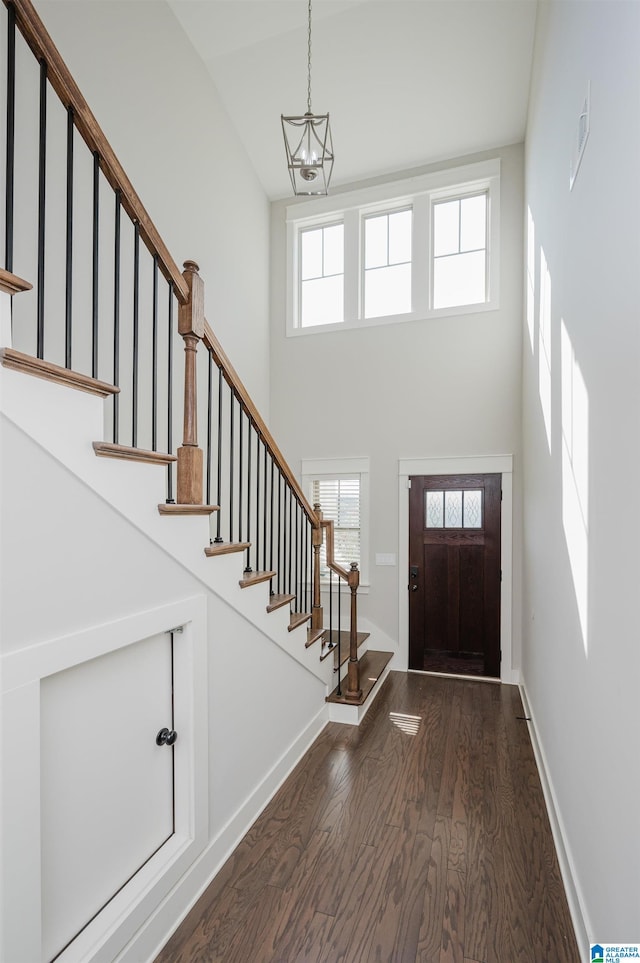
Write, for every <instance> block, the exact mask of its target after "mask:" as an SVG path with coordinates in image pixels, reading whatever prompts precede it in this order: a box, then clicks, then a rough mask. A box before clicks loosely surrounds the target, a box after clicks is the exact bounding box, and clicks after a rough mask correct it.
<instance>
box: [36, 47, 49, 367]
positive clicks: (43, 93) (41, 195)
mask: <svg viewBox="0 0 640 963" xmlns="http://www.w3.org/2000/svg"><path fill="white" fill-rule="evenodd" d="M46 198H47V65H46V63H45V62H44V60H41V61H40V124H39V134H38V304H37V319H38V320H37V328H38V333H37V338H36V355H37V356H38V358H44V279H45V274H44V264H45V246H44V242H45V221H46V206H47V205H46Z"/></svg>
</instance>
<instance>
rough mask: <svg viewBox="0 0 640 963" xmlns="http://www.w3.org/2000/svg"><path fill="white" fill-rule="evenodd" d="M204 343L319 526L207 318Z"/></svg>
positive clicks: (285, 476)
mask: <svg viewBox="0 0 640 963" xmlns="http://www.w3.org/2000/svg"><path fill="white" fill-rule="evenodd" d="M202 343H203V344H204V345H205V346H206V347H207V348H208V350H209V351H210V352H211V355H212V356H213V360H214V361H215V362H216V364H217V365H218V366H219V367H220V368H222V376H223V378H224V380H225V381H226V382H227V384H228V385H229V387H230V388H231V389H232V390H233V391H234V393H235V395H236V397H237V398H238V400H239V401H240V404H241V405H242V407H243V409H244V411H245V413H246V414H247V415H248V416H249V418H250V419H251V421H252V422H253V424H254V425H255V427H256V429H257V430H258V432H259V434H260V436H261V438H262V440H263V441H264V443H265V445H266V446H267V449H268V450H269V452H270V453H271V456H272V458H273V459H274V461H275V463H276V465H277V466H278V468H279V470H280V471H281V472H282V475H283V477H284V478H285V479H286V481H287V484H288V485H289V486H290V488H291V489H292V490H293V492H294V493H295V496H296V498H297V499H298V502H299V503H300V506H301V507H302V509H303V511H304V513H305V514H306V516H307V518H308V519H309V521H310V522H311V524H312V525H313V526H314V527H316V528H317V526H318V517H317V515H316V513H315V511H314V510H313V508H312V507H311V505H310V504H309V502H308V500H307V498H306V497H305V495H304V492H303V491H302V489H301V487H300V485H299V484H298V481H297V479H296V477H295V475H294V474H293V472H292V471H291V469H290V468H289V465H288V464H287V462H286V460H285V457H284V455H283V454H282V452H281V451H280V449H279V448H278V446H277V444H276V442H275V439H274V437H273V435H272V434H271V432H270V431H269V429H268V428H267V426H266V424H265V423H264V421H263V419H262V417H261V415H260V412H259V411H258V409H257V408H256V406H255V405H254V403H253V401H252V400H251V396H250V395H249V392H248V391H247V389H246V388H245V386H244V385H243V383H242V381H241V379H240V376H239V375H238V373H237V371H236V370H235V368H234V367H233V365H232V364H231V362H230V361H229V358H228V357H227V355H226V354H225V352H224V350H223V348H222V345H221V344H220V342H219V341H218V339H217V338H216V336H215V334H214V333H213V331H212V329H211V326H210V325H209V323H208V322H207V321H206V320H205V322H204V337H203V339H202Z"/></svg>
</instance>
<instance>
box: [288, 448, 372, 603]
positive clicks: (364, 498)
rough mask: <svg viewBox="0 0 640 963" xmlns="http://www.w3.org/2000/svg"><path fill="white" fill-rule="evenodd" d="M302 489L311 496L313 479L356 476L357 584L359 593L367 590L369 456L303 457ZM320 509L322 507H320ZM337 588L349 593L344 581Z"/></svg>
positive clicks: (326, 585) (323, 585)
mask: <svg viewBox="0 0 640 963" xmlns="http://www.w3.org/2000/svg"><path fill="white" fill-rule="evenodd" d="M301 477H302V488H303V491H304V492H305V493H306V494H307V496H308V497H309V499H311V498H312V493H313V482H314V481H316V480H318V479H321V480H325V481H329V480H333V479H338V478H356V477H358V478H359V479H360V587H359V589H358V591H359V592H362V594H364V595H367V594H368V591H369V458H368V456H359V457H353V458H303V459H302V463H301ZM320 507H321V508H322V506H320ZM328 582H329V580H328V578H326V577H325V578H323V579H321V585H322V588H323V590H324V589H325V588H328ZM340 589H341V591H346V592H349V591H350V589H349V586H348V585H346V583H344V584H343V583H342V581H341V583H340Z"/></svg>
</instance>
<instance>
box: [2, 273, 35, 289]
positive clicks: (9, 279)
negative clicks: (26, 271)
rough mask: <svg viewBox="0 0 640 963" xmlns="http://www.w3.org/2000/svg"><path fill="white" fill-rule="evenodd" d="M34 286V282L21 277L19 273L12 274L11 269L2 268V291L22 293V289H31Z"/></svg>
mask: <svg viewBox="0 0 640 963" xmlns="http://www.w3.org/2000/svg"><path fill="white" fill-rule="evenodd" d="M32 288H33V284H30V283H29V281H25V280H24V278H19V277H18V275H17V274H12V273H11V271H6V270H5V269H4V268H0V291H4V293H5V294H20V293H21V292H22V291H31V290H32Z"/></svg>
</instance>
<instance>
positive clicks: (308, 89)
mask: <svg viewBox="0 0 640 963" xmlns="http://www.w3.org/2000/svg"><path fill="white" fill-rule="evenodd" d="M307 112H308V113H309V114H310V113H311V0H309V27H308V32H307Z"/></svg>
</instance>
